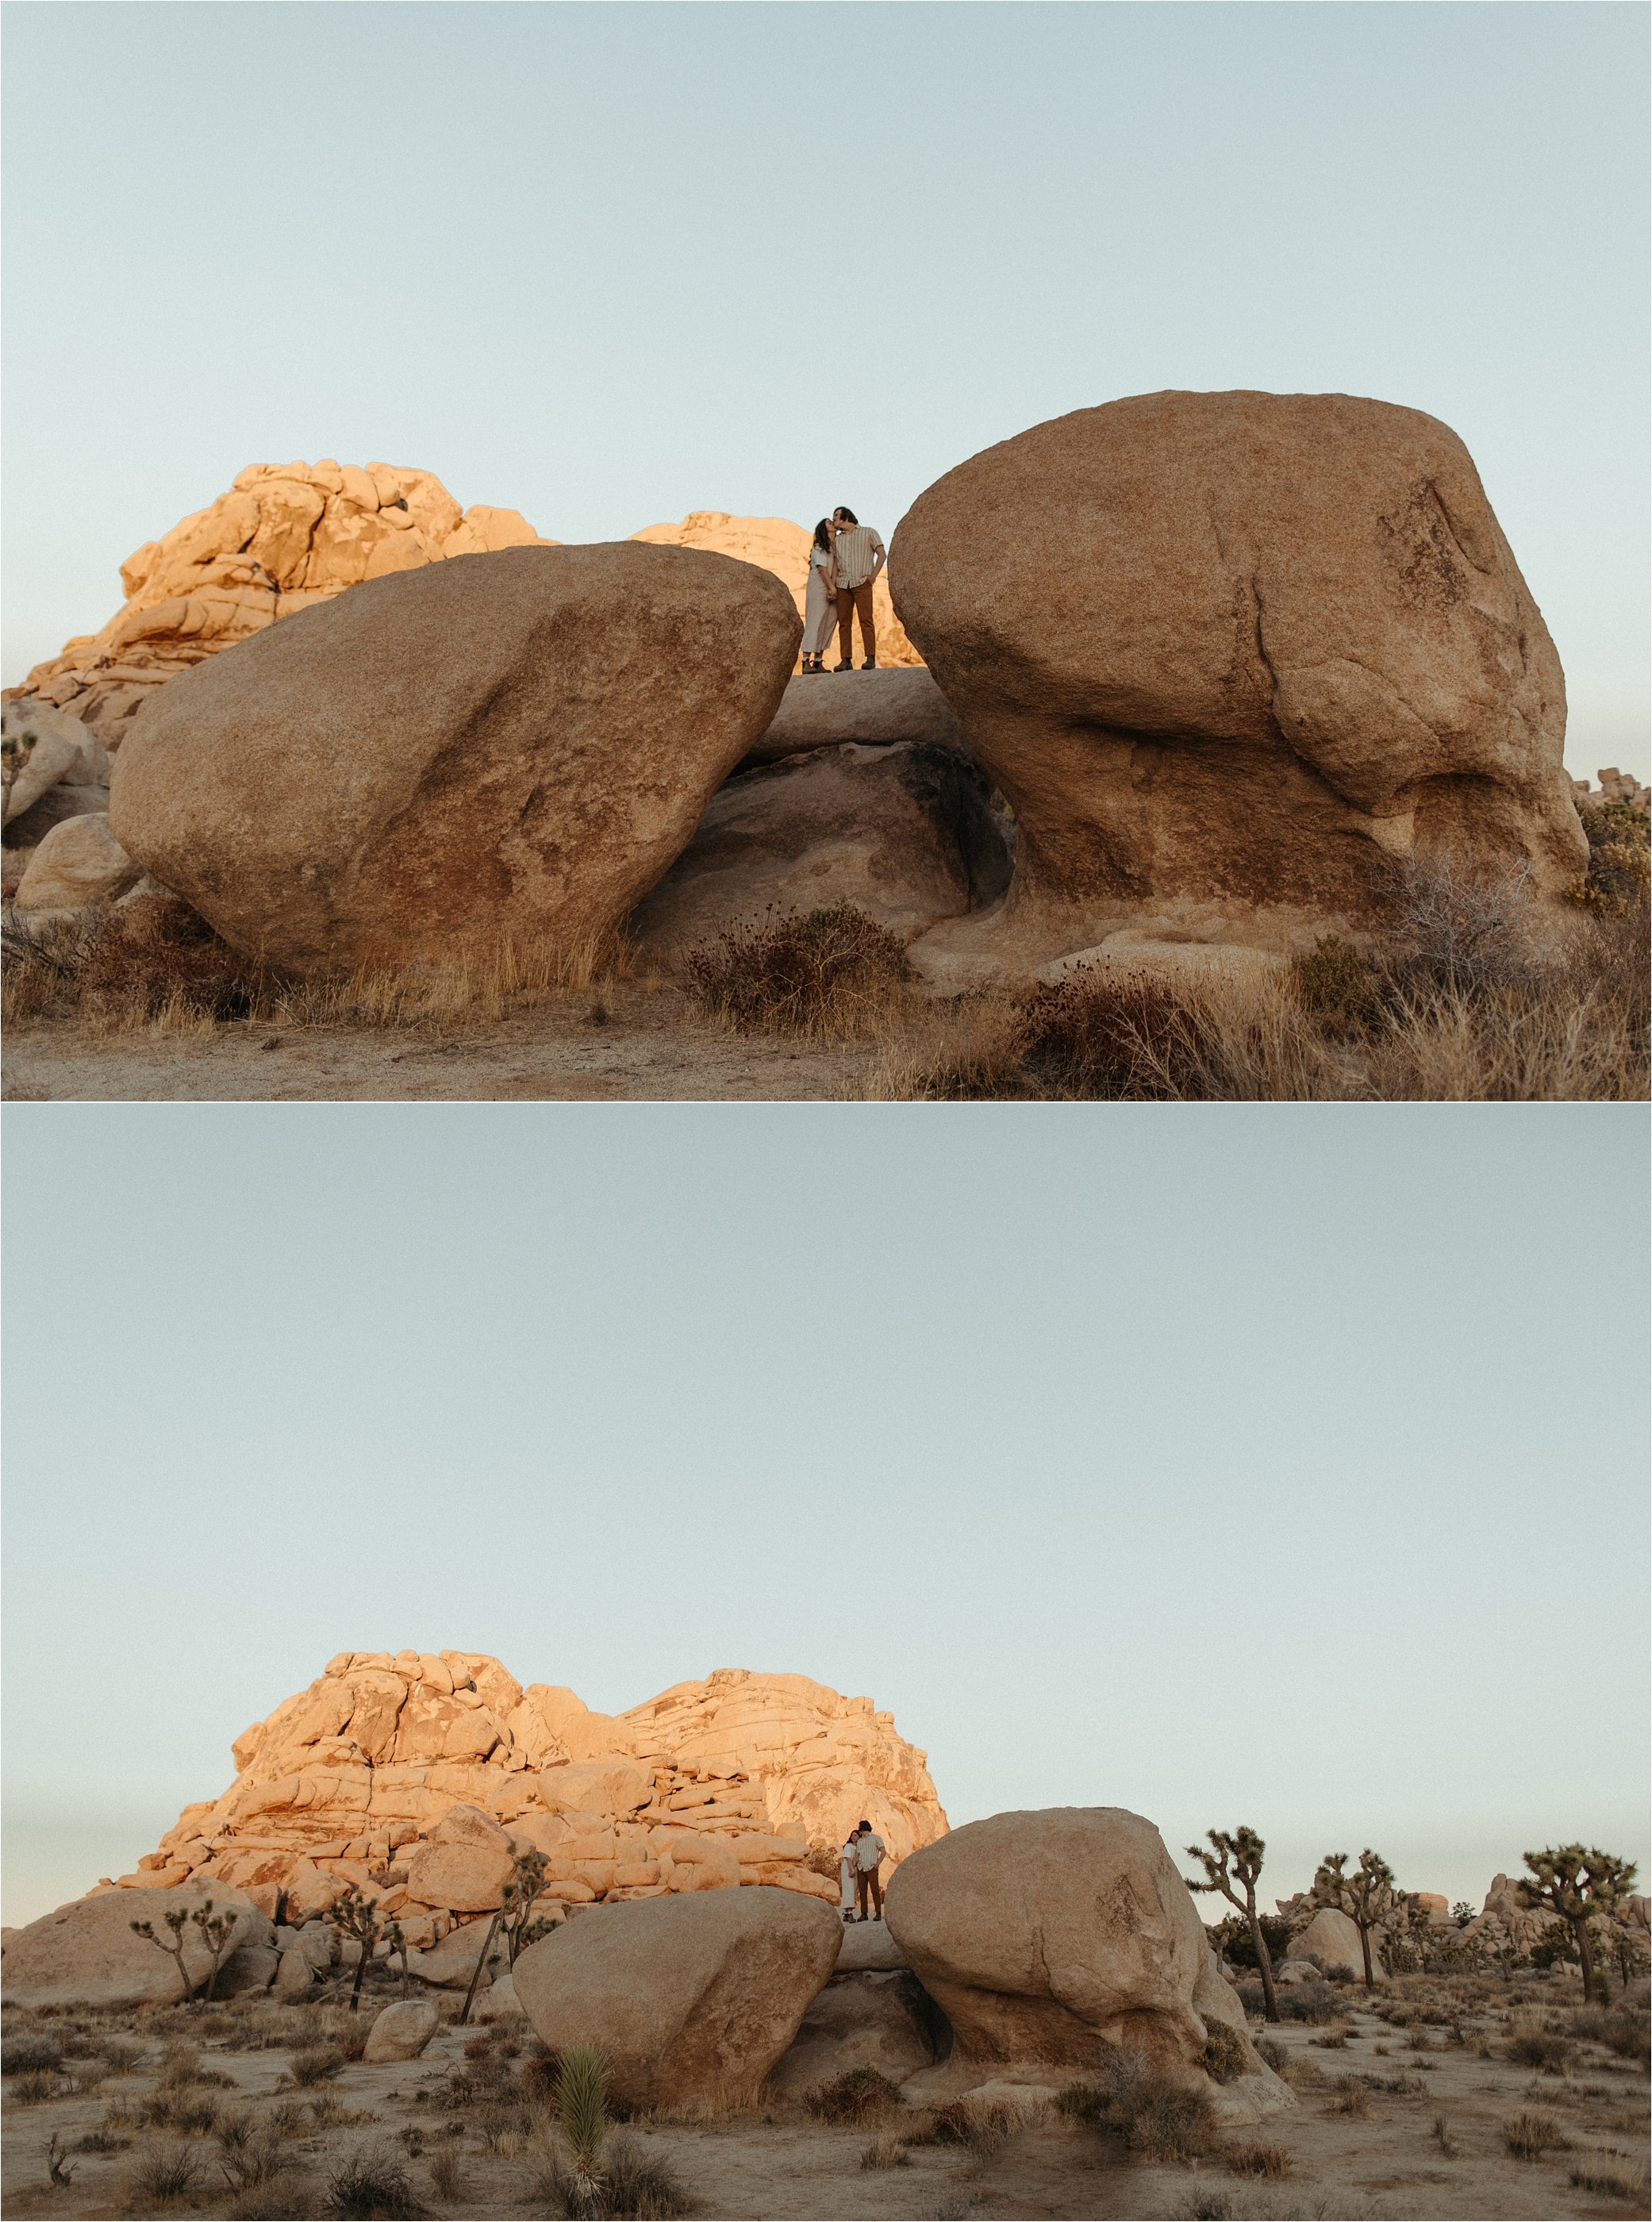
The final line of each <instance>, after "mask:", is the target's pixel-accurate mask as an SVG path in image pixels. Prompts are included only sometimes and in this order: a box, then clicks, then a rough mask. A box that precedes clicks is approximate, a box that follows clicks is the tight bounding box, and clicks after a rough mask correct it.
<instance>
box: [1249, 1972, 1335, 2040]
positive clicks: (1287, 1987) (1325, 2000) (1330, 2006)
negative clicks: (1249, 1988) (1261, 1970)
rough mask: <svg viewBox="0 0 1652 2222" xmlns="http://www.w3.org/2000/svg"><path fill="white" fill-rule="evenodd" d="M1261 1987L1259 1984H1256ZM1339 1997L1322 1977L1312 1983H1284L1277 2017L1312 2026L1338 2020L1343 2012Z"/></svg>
mask: <svg viewBox="0 0 1652 2222" xmlns="http://www.w3.org/2000/svg"><path fill="white" fill-rule="evenodd" d="M1257 1989H1258V1990H1260V1989H1261V1985H1260V1984H1258V1985H1257ZM1344 2010H1345V2009H1344V2005H1343V2001H1342V1999H1341V1998H1339V1997H1338V1995H1337V1993H1335V1991H1334V1990H1333V1989H1332V1988H1331V1987H1330V1985H1329V1983H1328V1982H1326V1981H1324V1980H1319V1981H1317V1982H1312V1983H1285V1984H1283V1985H1282V1986H1281V1987H1280V1990H1279V2018H1280V2019H1281V2020H1282V2021H1303V2022H1307V2023H1309V2024H1310V2025H1311V2026H1313V2027H1316V2028H1317V2027H1319V2026H1320V2025H1321V2024H1324V2023H1327V2022H1336V2021H1340V2020H1341V2018H1342V2014H1343V2012H1344Z"/></svg>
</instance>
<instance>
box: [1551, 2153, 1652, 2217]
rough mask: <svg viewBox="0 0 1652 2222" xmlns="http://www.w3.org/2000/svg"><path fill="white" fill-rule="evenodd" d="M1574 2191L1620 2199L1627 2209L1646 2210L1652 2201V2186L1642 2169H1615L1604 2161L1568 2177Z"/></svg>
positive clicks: (1581, 2169)
mask: <svg viewBox="0 0 1652 2222" xmlns="http://www.w3.org/2000/svg"><path fill="white" fill-rule="evenodd" d="M1566 2180H1567V2182H1568V2183H1569V2184H1570V2185H1571V2187H1572V2188H1573V2191H1591V2192H1593V2193H1594V2194H1595V2195H1596V2197H1597V2198H1601V2199H1621V2200H1623V2201H1624V2205H1625V2206H1636V2207H1639V2208H1641V2209H1643V2210H1644V2208H1645V2206H1646V2205H1647V2203H1648V2200H1649V2198H1652V2183H1649V2181H1648V2177H1647V2172H1646V2170H1645V2169H1628V2168H1613V2167H1611V2166H1610V2165H1608V2164H1607V2163H1605V2162H1601V2161H1592V2162H1590V2163H1589V2164H1588V2165H1587V2166H1586V2167H1584V2168H1574V2169H1572V2170H1571V2171H1570V2172H1569V2173H1568V2175H1567V2179H1566Z"/></svg>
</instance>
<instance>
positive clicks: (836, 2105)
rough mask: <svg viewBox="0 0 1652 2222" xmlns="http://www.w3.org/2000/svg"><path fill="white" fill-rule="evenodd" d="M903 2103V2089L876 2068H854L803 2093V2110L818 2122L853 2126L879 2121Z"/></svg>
mask: <svg viewBox="0 0 1652 2222" xmlns="http://www.w3.org/2000/svg"><path fill="white" fill-rule="evenodd" d="M900 2103H901V2092H900V2087H899V2086H898V2085H897V2084H894V2083H891V2082H890V2081H889V2077H888V2076H887V2075H880V2074H878V2072H877V2070H876V2068H851V2069H850V2070H849V2072H848V2074H846V2075H839V2076H836V2077H834V2079H833V2080H832V2081H831V2082H830V2083H818V2084H816V2086H815V2087H814V2088H813V2090H812V2091H806V2092H805V2093H804V2094H803V2110H804V2112H806V2113H808V2114H813V2117H814V2118H815V2120H816V2121H817V2122H832V2123H844V2124H848V2125H851V2126H853V2125H859V2124H860V2123H862V2122H875V2121H877V2120H879V2119H881V2118H882V2117H883V2116H884V2115H885V2114H887V2113H888V2112H889V2111H890V2109H891V2108H892V2107H894V2106H899V2105H900Z"/></svg>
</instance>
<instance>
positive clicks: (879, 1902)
mask: <svg viewBox="0 0 1652 2222" xmlns="http://www.w3.org/2000/svg"><path fill="white" fill-rule="evenodd" d="M864 591H865V592H866V593H868V594H870V593H871V591H872V590H871V588H870V587H866V588H865V589H864ZM838 592H839V593H842V592H843V588H842V587H839V589H838ZM855 1895H856V1897H857V1899H858V1900H859V1901H860V1903H859V1908H858V1910H859V1911H860V1912H861V1913H862V1914H863V1915H864V1913H865V1911H866V1900H867V1899H868V1897H869V1896H870V1899H871V1901H872V1911H873V1912H874V1913H875V1914H876V1917H877V1918H878V1919H879V1920H880V1921H882V1919H883V1883H882V1882H881V1881H880V1880H879V1879H878V1873H877V1869H876V1867H863V1868H862V1869H861V1871H860V1873H859V1874H858V1875H857V1877H856V1878H855Z"/></svg>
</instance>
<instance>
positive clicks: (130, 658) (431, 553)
mask: <svg viewBox="0 0 1652 2222" xmlns="http://www.w3.org/2000/svg"><path fill="white" fill-rule="evenodd" d="M532 544H540V545H545V546H550V547H555V546H556V542H555V541H550V542H545V543H541V542H540V539H539V535H538V534H537V532H536V531H535V530H534V529H533V527H532V526H531V524H529V523H528V522H527V520H526V518H523V517H520V516H518V513H517V512H516V511H515V510H513V509H493V508H489V507H487V506H486V505H481V506H478V507H476V508H474V509H469V510H463V511H462V510H461V509H460V506H459V505H458V503H457V502H456V501H455V499H453V496H452V495H451V494H450V493H449V492H448V490H447V488H446V487H445V486H443V484H442V482H441V480H439V479H437V478H434V477H432V475H431V474H430V472H429V471H419V470H410V469H408V468H406V467H405V466H404V465H402V464H399V463H368V464H367V466H366V467H365V468H357V467H356V466H355V464H353V463H345V464H342V465H341V464H338V463H336V462H333V461H323V462H319V463H254V464H252V465H251V466H249V467H248V469H246V470H244V471H242V473H241V474H240V476H239V477H238V478H237V479H236V482H235V485H234V486H232V487H231V488H230V490H229V493H225V494H220V495H219V497H218V499H217V500H216V501H215V502H213V503H211V504H210V505H209V506H208V507H207V508H205V509H201V510H197V511H196V512H195V513H194V515H193V516H192V517H186V518H184V519H183V520H182V521H181V523H179V524H175V525H173V529H172V530H171V531H170V532H168V533H166V534H165V535H164V536H163V537H161V538H160V540H150V541H146V542H145V543H144V545H143V546H142V547H141V548H140V549H138V551H137V553H136V554H135V555H134V556H128V557H127V559H126V561H125V562H124V563H122V566H121V585H122V588H123V589H124V592H125V595H126V599H125V602H124V604H123V605H122V607H121V609H120V610H118V611H117V612H116V614H115V616H114V617H112V618H110V621H109V623H108V624H107V625H105V626H104V629H103V631H101V632H98V633H91V634H82V635H79V637H76V638H75V639H73V640H71V641H69V642H67V643H66V645H65V647H64V649H63V652H62V654H61V655H60V656H53V657H52V658H50V659H49V660H48V661H47V662H45V663H39V664H36V665H35V668H34V669H33V670H32V671H31V672H30V673H29V675H28V679H27V680H26V681H24V683H23V687H22V693H23V694H26V695H31V696H35V697H38V698H40V699H41V700H44V701H46V702H47V703H50V704H54V705H56V706H58V707H60V708H66V707H70V706H72V708H73V711H74V714H75V715H76V717H78V718H79V719H82V720H83V722H84V723H85V724H86V725H89V726H91V728H92V729H93V730H94V731H96V733H97V738H98V739H99V740H100V741H102V742H103V743H104V745H105V747H107V748H110V749H116V748H118V747H119V745H120V743H121V740H122V736H123V735H124V733H125V731H126V730H127V726H128V722H129V719H131V717H132V716H133V714H134V713H135V712H136V711H137V709H138V708H139V707H140V706H141V704H142V703H143V702H144V701H145V700H147V699H148V696H149V695H150V694H152V693H153V692H154V689H155V688H156V687H159V686H161V685H164V683H165V682H166V681H167V680H169V679H173V678H175V677H176V676H177V675H178V674H179V672H180V671H187V670H188V669H189V668H191V666H192V665H193V664H197V663H200V662H204V660H205V659H206V658H207V657H208V656H216V655H217V652H218V650H220V649H224V648H232V647H234V646H235V644H236V643H237V642H238V641H243V640H249V639H251V638H252V637H253V636H254V634H255V633H258V632H261V631H264V630H265V628H266V627H267V626H269V625H273V624H275V623H276V622H277V621H278V620H279V619H280V618H289V617H292V616H293V615H295V614H296V613H297V612H298V611H300V610H306V609H312V608H313V607H314V606H316V604H317V603H318V602H324V601H328V600H330V599H331V598H332V597H333V596H334V595H336V594H341V593H343V591H344V589H345V588H346V587H354V586H358V585H360V584H361V581H363V580H367V579H381V578H384V577H386V576H387V575H388V574H391V573H393V572H396V571H408V570H415V569H417V568H418V566H419V565H421V564H424V563H434V562H441V561H443V559H444V558H446V557H449V556H477V555H484V554H487V553H490V552H492V551H493V550H495V549H501V548H518V547H523V546H527V545H532Z"/></svg>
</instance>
